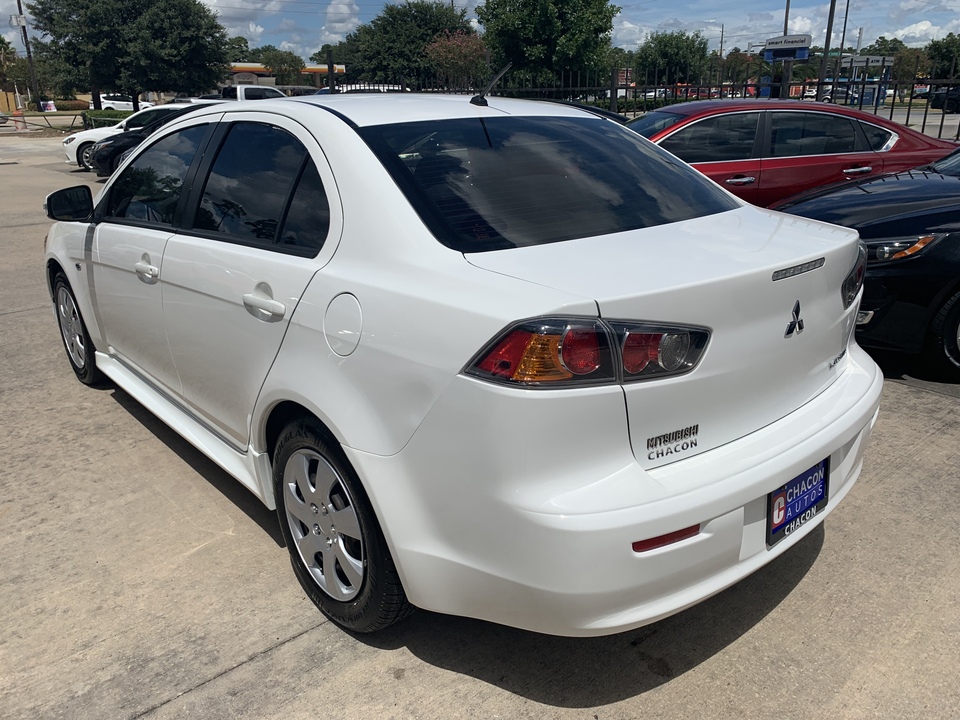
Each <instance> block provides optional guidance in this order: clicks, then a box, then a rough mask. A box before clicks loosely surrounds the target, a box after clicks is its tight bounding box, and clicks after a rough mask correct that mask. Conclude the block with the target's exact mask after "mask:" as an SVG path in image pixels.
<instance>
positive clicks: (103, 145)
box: [93, 140, 113, 152]
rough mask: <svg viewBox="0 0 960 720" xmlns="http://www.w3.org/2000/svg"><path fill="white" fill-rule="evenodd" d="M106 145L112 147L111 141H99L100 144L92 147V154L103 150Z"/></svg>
mask: <svg viewBox="0 0 960 720" xmlns="http://www.w3.org/2000/svg"><path fill="white" fill-rule="evenodd" d="M108 145H113V140H101V141H100V142H98V143H96V144H95V145H94V146H93V152H97V151H98V150H102V149H103V148H105V147H107V146H108Z"/></svg>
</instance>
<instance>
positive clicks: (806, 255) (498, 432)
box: [46, 94, 882, 636]
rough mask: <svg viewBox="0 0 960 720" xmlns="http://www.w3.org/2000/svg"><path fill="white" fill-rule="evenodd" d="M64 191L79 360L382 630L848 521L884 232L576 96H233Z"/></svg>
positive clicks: (668, 605) (657, 589) (716, 555)
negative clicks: (137, 405)
mask: <svg viewBox="0 0 960 720" xmlns="http://www.w3.org/2000/svg"><path fill="white" fill-rule="evenodd" d="M47 212H48V214H49V216H50V217H51V218H52V219H54V220H58V221H59V222H57V223H56V224H55V225H54V226H53V227H52V228H51V230H50V232H49V235H48V238H47V241H46V276H47V278H48V281H49V287H50V292H51V296H52V298H53V304H54V308H55V311H56V316H57V319H58V321H59V329H60V333H61V335H62V337H63V344H64V347H65V348H66V354H67V357H68V359H69V361H70V364H71V365H72V367H73V370H74V372H75V373H76V375H77V377H78V378H79V379H80V381H81V382H84V383H87V384H97V383H103V382H107V381H109V382H112V383H113V384H115V385H116V386H118V387H120V388H122V389H123V390H125V391H126V392H128V393H129V394H130V395H132V396H133V397H134V398H136V399H137V400H138V401H139V402H141V403H143V405H144V406H145V407H147V408H148V409H149V410H150V411H151V412H153V413H155V414H156V415H157V416H158V417H159V418H160V419H161V420H163V421H164V422H166V423H168V424H169V425H170V427H172V428H173V429H174V430H176V431H177V432H178V433H180V434H181V435H182V436H183V437H184V438H186V439H187V440H188V441H189V442H191V443H193V444H194V445H195V446H196V447H197V448H199V449H200V450H201V451H202V452H204V453H205V454H207V455H208V456H209V457H210V458H211V459H213V460H214V461H215V462H217V463H218V464H219V465H220V466H221V467H223V468H224V469H225V470H226V471H227V472H229V473H230V474H232V475H233V476H234V477H236V479H237V480H239V481H240V482H241V483H243V485H245V486H246V487H247V488H248V489H249V490H250V492H252V493H253V494H255V495H256V496H257V497H258V498H260V499H261V500H262V501H263V503H264V504H266V505H267V506H268V507H269V508H276V511H277V516H278V520H279V523H280V526H281V528H282V531H283V535H284V538H285V539H286V544H287V547H288V549H289V551H290V557H291V561H292V564H293V571H294V574H295V575H296V576H297V579H298V580H299V581H300V583H301V584H302V586H303V588H304V591H305V592H306V594H307V595H308V596H309V597H310V599H311V600H312V601H313V602H314V603H315V604H316V605H317V606H318V607H319V609H320V610H321V611H322V612H323V613H325V614H326V615H327V616H329V617H330V618H331V619H332V620H333V621H335V622H336V623H339V624H340V625H341V626H343V627H345V628H348V629H350V630H352V631H356V632H370V631H374V630H378V629H381V628H384V627H386V626H388V625H390V624H391V623H393V622H395V621H397V620H399V619H401V618H403V617H405V616H406V615H407V614H408V613H409V612H411V610H412V609H413V608H414V607H420V608H425V609H429V610H433V611H437V612H443V613H452V614H456V615H463V616H470V617H474V618H482V619H486V620H491V621H494V622H497V623H504V624H507V625H512V626H516V627H520V628H526V629H529V630H534V631H538V632H543V633H551V634H557V635H571V636H587V635H602V634H608V633H615V632H619V631H623V630H627V629H630V628H635V627H638V626H641V625H644V624H646V623H650V622H653V621H655V620H657V619H659V618H663V617H666V616H668V615H670V614H672V613H676V612H678V611H679V610H682V609H683V608H686V607H689V606H691V605H693V604H695V603H697V602H699V601H701V600H703V599H705V598H707V597H709V596H711V595H713V594H715V593H717V592H719V591H720V590H722V589H724V588H726V587H728V586H730V585H732V584H733V583H735V582H737V581H738V580H740V579H741V578H743V577H744V576H746V575H748V574H749V573H751V572H753V571H755V570H756V569H757V568H760V567H761V566H763V565H765V564H766V563H768V562H770V561H771V560H773V559H774V558H776V557H777V556H778V555H780V554H781V553H784V552H789V550H790V548H791V547H792V546H793V545H795V544H796V543H797V542H800V541H802V539H803V538H804V536H806V535H808V534H809V533H810V531H811V530H812V529H813V528H814V527H815V526H816V525H818V524H819V523H821V522H822V521H823V520H824V518H825V517H827V516H828V515H829V514H830V513H831V512H832V511H833V510H834V509H835V508H836V507H837V505H838V504H839V503H840V502H841V501H842V500H843V498H844V496H846V494H847V493H848V492H850V489H851V488H852V487H853V485H854V482H855V481H856V479H857V477H858V475H859V474H860V471H861V467H862V460H863V453H864V448H865V447H866V445H867V442H868V439H869V436H870V432H871V430H872V428H873V425H874V423H875V421H876V417H877V412H878V407H879V399H880V390H881V385H882V378H881V374H880V372H879V370H878V368H877V366H876V365H875V364H874V363H873V361H872V360H871V359H870V358H869V357H868V356H867V355H866V354H864V352H863V351H862V350H861V349H860V348H859V347H858V346H857V344H856V342H855V341H854V337H853V331H854V326H855V320H856V315H857V307H858V305H859V302H860V296H861V286H862V281H863V274H864V264H865V253H864V250H863V249H862V247H861V245H860V243H859V241H858V237H857V234H856V233H855V232H853V231H850V230H846V229H843V228H839V227H834V226H831V225H827V224H824V223H820V222H816V221H811V220H807V219H804V218H800V217H793V216H788V215H781V214H779V213H775V212H770V211H767V210H761V209H758V208H756V207H753V206H751V205H747V204H745V203H743V202H741V201H739V200H738V199H736V198H735V197H733V196H732V195H730V194H729V193H727V192H726V191H725V190H723V189H721V188H719V187H718V186H716V185H715V184H713V183H712V182H710V181H709V180H708V179H706V178H705V177H703V176H702V175H700V174H699V173H697V172H696V171H695V170H692V169H691V168H690V167H689V166H687V165H685V164H684V163H682V162H680V161H679V160H677V159H676V158H675V157H673V156H672V155H670V154H668V153H667V152H665V151H663V150H661V149H659V148H657V147H656V146H654V145H652V144H651V143H650V142H648V141H647V140H645V139H644V138H642V137H640V136H639V135H637V134H635V133H633V132H631V131H630V130H627V129H625V128H623V127H621V126H620V125H618V124H616V123H615V122H612V121H611V120H609V119H607V118H604V117H600V116H597V115H594V114H591V113H590V112H587V111H584V110H580V109H577V108H574V107H568V106H562V105H557V104H552V103H540V102H533V101H521V100H511V99H504V98H495V97H491V98H483V97H481V96H478V97H476V98H473V99H472V100H471V98H469V97H465V96H421V95H414V94H396V95H393V94H375V95H342V96H338V95H334V96H313V97H309V98H300V99H292V100H291V99H287V100H278V101H271V100H264V101H260V102H256V103H242V102H241V103H231V104H229V107H227V106H226V105H214V106H210V107H208V108H203V109H201V110H199V111H197V112H195V113H192V114H189V115H186V116H184V117H183V118H182V119H180V120H177V121H174V122H172V123H170V124H169V125H167V126H165V127H163V128H162V129H161V130H159V131H158V132H157V133H156V134H154V135H153V136H151V137H150V138H149V139H148V140H147V141H146V142H144V143H143V144H142V145H141V146H139V147H138V148H137V149H136V150H135V151H134V152H133V154H132V155H131V156H130V157H129V158H128V159H127V160H126V161H125V163H124V164H123V165H121V167H120V169H119V170H118V172H117V173H115V174H114V176H113V177H112V178H111V179H110V181H108V183H107V184H106V185H105V186H104V188H103V189H102V190H101V191H100V193H99V195H98V196H97V198H96V199H95V200H94V199H93V198H92V196H91V193H90V190H89V189H88V188H87V187H86V186H83V187H77V188H68V189H65V190H61V191H59V192H56V193H53V194H52V195H50V197H48V198H47Z"/></svg>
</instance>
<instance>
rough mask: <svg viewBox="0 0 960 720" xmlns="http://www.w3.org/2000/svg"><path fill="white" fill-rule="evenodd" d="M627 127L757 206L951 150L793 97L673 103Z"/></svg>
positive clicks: (880, 121) (854, 113)
mask: <svg viewBox="0 0 960 720" xmlns="http://www.w3.org/2000/svg"><path fill="white" fill-rule="evenodd" d="M627 125H628V127H630V128H631V129H632V130H635V131H636V132H638V133H640V134H641V135H643V136H644V137H646V138H648V139H650V140H652V141H653V142H655V143H656V144H657V145H659V146H660V147H662V148H664V149H665V150H668V151H670V152H671V153H673V154H674V155H676V156H677V157H679V158H680V159H681V160H684V161H686V162H688V163H690V164H691V165H693V166H694V167H695V168H696V169H697V170H699V171H700V172H702V173H703V174H704V175H706V176H707V177H709V178H710V179H711V180H713V181H714V182H716V183H718V184H720V185H722V186H723V187H725V188H727V189H728V190H730V191H731V192H733V193H734V194H735V195H737V196H739V197H741V198H743V199H744V200H746V201H748V202H751V203H753V204H755V205H760V206H762V207H766V206H768V205H771V204H773V203H775V202H777V201H778V200H782V199H783V198H786V197H790V196H791V195H796V194H797V193H799V192H803V191H804V190H809V189H810V188H814V187H819V186H821V185H830V184H833V183H837V182H841V181H843V180H853V179H861V178H863V177H868V176H871V175H878V174H880V173H891V172H899V171H901V170H909V169H910V168H915V167H917V166H918V165H924V164H927V163H931V162H934V161H935V160H939V159H940V158H942V157H944V156H945V155H948V154H949V153H950V152H952V151H953V150H956V149H957V145H956V143H953V142H949V141H947V140H937V139H936V138H932V137H928V136H926V135H922V134H920V133H918V132H916V131H914V130H911V129H910V128H908V127H905V126H903V125H900V124H898V123H895V122H891V121H890V120H886V119H884V118H882V117H878V116H876V115H872V114H869V113H865V112H861V111H859V110H855V109H853V108H849V107H844V106H838V105H828V104H824V103H804V102H801V101H799V100H753V99H745V100H707V101H698V102H688V103H681V104H678V105H671V106H669V107H665V108H661V109H660V110H656V111H654V112H648V113H646V114H645V115H642V116H641V117H638V118H637V119H636V120H632V121H630V122H629V123H627Z"/></svg>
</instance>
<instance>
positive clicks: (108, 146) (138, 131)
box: [90, 103, 210, 177]
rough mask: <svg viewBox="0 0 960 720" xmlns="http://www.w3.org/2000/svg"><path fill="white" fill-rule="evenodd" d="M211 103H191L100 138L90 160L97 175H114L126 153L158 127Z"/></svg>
mask: <svg viewBox="0 0 960 720" xmlns="http://www.w3.org/2000/svg"><path fill="white" fill-rule="evenodd" d="M209 104H210V103H205V104H197V105H190V106H188V107H184V108H181V109H180V110H177V111H175V112H171V113H167V114H166V115H163V116H161V117H159V118H157V119H156V120H154V121H153V122H150V123H148V124H146V125H144V126H142V127H138V128H134V129H133V130H127V131H126V132H122V133H117V134H116V135H110V136H108V137H105V138H104V139H103V140H100V141H99V142H97V143H96V144H95V145H94V146H93V149H92V150H91V153H90V161H91V164H92V165H93V169H94V170H96V171H97V177H107V176H109V175H112V174H113V172H114V171H115V170H116V169H117V168H118V167H119V166H120V163H121V162H122V160H123V158H124V153H126V152H127V151H128V150H132V149H133V148H135V147H136V146H137V145H139V144H140V143H142V142H143V141H144V140H145V139H146V138H147V137H148V136H150V135H151V134H153V133H154V132H155V131H156V130H157V128H160V127H162V126H164V125H166V124H167V123H168V122H172V121H174V120H176V119H177V118H179V117H181V116H182V115H185V114H187V113H190V112H194V111H195V110H199V109H200V108H202V107H207V105H209Z"/></svg>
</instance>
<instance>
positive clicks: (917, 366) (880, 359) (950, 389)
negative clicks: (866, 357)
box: [867, 348, 960, 397]
mask: <svg viewBox="0 0 960 720" xmlns="http://www.w3.org/2000/svg"><path fill="white" fill-rule="evenodd" d="M867 352H869V353H870V357H872V358H873V359H874V361H875V362H876V363H877V365H879V366H880V369H881V370H882V371H883V377H884V380H887V381H893V382H899V383H902V384H904V385H910V386H912V387H918V388H923V389H924V390H930V391H932V392H936V393H940V394H941V395H950V396H952V397H960V371H957V370H953V369H950V368H945V367H944V366H943V365H940V364H937V363H935V362H931V361H930V360H929V359H926V358H924V357H923V356H922V355H911V354H908V353H902V352H894V351H892V350H875V349H873V348H869V349H867Z"/></svg>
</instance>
